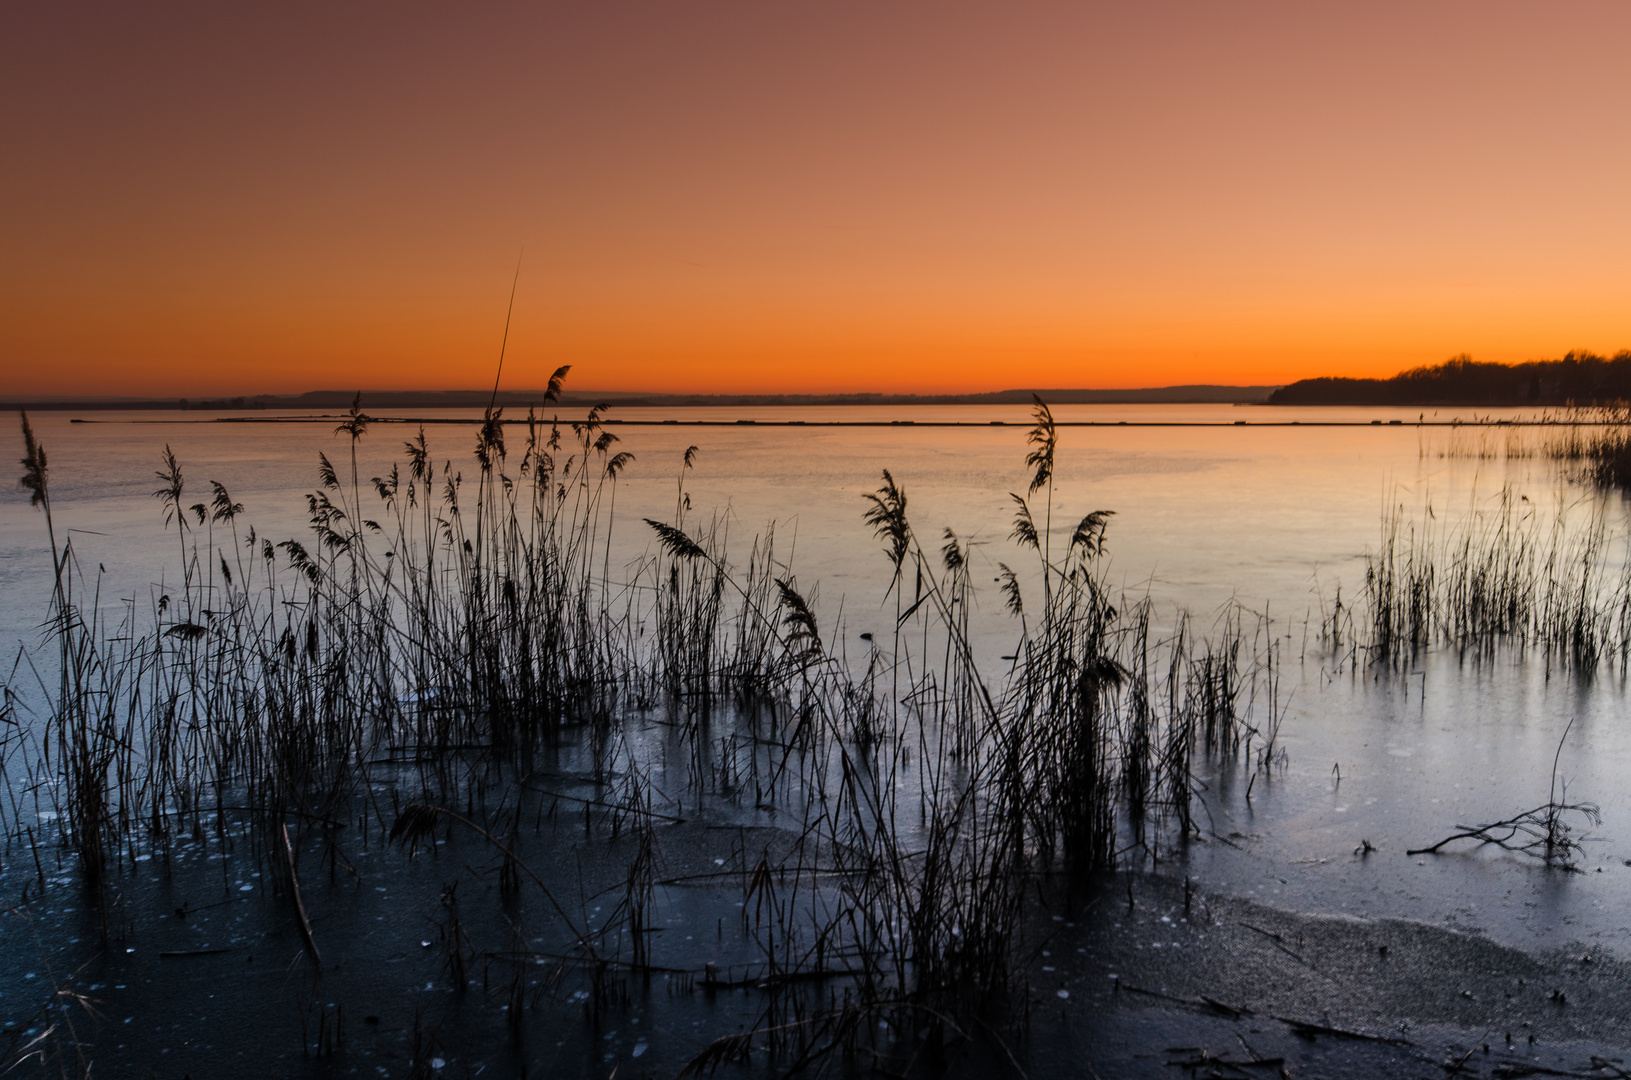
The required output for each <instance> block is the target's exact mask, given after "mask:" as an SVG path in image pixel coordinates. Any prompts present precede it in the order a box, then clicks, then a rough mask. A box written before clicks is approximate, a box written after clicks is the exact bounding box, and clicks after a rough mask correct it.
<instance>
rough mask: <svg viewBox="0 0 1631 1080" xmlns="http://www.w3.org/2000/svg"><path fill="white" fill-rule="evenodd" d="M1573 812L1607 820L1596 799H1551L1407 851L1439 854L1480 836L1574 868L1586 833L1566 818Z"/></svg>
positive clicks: (1481, 839) (1482, 840)
mask: <svg viewBox="0 0 1631 1080" xmlns="http://www.w3.org/2000/svg"><path fill="white" fill-rule="evenodd" d="M1570 814H1579V815H1580V816H1581V817H1583V818H1585V819H1586V821H1588V822H1589V823H1590V824H1592V825H1600V824H1602V820H1603V817H1602V813H1601V812H1600V810H1599V809H1598V806H1597V804H1596V803H1588V802H1582V803H1563V802H1548V803H1546V804H1544V805H1542V806H1537V807H1535V808H1534V809H1533V810H1525V811H1524V812H1523V813H1521V814H1519V815H1517V816H1516V817H1510V818H1507V819H1506V820H1505V821H1496V822H1492V823H1491V824H1488V825H1457V826H1456V828H1457V829H1460V830H1461V831H1460V832H1457V833H1452V834H1451V835H1449V836H1446V837H1445V838H1444V839H1442V840H1440V841H1439V842H1438V843H1436V844H1433V845H1430V846H1428V847H1421V848H1412V849H1411V850H1409V851H1407V852H1405V854H1407V855H1437V854H1438V853H1439V851H1440V850H1442V849H1443V848H1444V847H1445V846H1446V845H1449V844H1453V843H1455V842H1456V841H1457V840H1476V841H1478V843H1479V845H1480V846H1482V845H1484V844H1494V845H1495V846H1496V847H1498V848H1502V849H1504V850H1506V851H1515V852H1517V853H1519V854H1521V855H1529V856H1531V857H1533V858H1536V859H1540V860H1542V861H1543V862H1545V863H1546V864H1547V865H1548V866H1561V867H1564V868H1565V869H1571V870H1572V869H1574V860H1575V857H1576V856H1577V855H1578V854H1579V853H1580V847H1581V841H1582V840H1583V839H1584V837H1583V836H1579V837H1577V836H1575V835H1574V828H1573V827H1572V826H1570V825H1569V823H1568V822H1567V821H1565V820H1564V818H1565V816H1566V815H1570Z"/></svg>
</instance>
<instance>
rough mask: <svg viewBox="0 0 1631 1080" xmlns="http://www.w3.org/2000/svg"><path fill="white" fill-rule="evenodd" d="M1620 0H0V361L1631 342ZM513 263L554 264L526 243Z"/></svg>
mask: <svg viewBox="0 0 1631 1080" xmlns="http://www.w3.org/2000/svg"><path fill="white" fill-rule="evenodd" d="M1627 41H1631V6H1628V5H1624V4H1619V3H1589V2H1583V3H1571V4H1567V5H1537V4H1518V3H1488V2H1479V3H1451V2H1446V3H1434V4H1421V3H1419V2H1413V3H1397V4H1392V3H1372V4H1365V5H1358V4H1350V5H1337V4H1303V3H1297V4H1254V3H1230V4H1218V3H1215V2H1205V3H1149V4H1090V3H1044V4H1030V3H1024V2H1010V3H1003V4H991V3H966V2H955V0H942V2H938V3H933V4H931V3H915V2H884V0H869V2H865V3H848V2H844V0H835V2H827V3H821V4H792V3H778V2H769V3H767V2H765V0H755V2H752V3H747V2H743V3H717V2H709V0H694V2H686V3H673V2H669V3H628V2H621V0H598V2H595V3H581V4H577V3H572V4H562V3H529V4H515V5H506V4H499V3H493V4H481V5H451V4H414V3H405V4H404V3H391V4H369V3H354V4H331V3H322V4H298V3H289V4H277V5H244V4H165V3H144V4H140V5H135V4H124V3H119V4H106V5H95V4H73V3H63V4H34V3H16V4H7V5H3V6H0V95H3V96H0V100H3V101H4V102H5V107H4V108H3V109H0V147H3V148H4V150H3V152H0V205H3V206H4V210H3V211H0V395H4V396H17V395H56V394H72V395H84V394H90V395H104V394H120V395H138V396H140V395H155V396H172V395H181V396H204V395H222V394H228V395H237V394H255V393H288V392H299V391H303V390H311V389H350V388H370V389H384V388H402V389H407V388H417V389H451V388H468V387H478V386H483V385H491V380H492V378H493V374H494V368H495V364H496V363H497V361H498V356H499V351H500V346H501V341H502V340H503V337H504V327H505V320H506V307H507V304H508V302H509V297H510V292H511V287H512V282H514V285H515V300H514V312H513V317H512V319H511V324H510V329H509V337H508V342H507V344H506V345H505V346H504V348H505V350H506V359H505V374H504V382H505V385H506V386H508V387H510V388H513V389H519V388H529V387H536V386H539V385H541V384H542V383H543V382H544V380H545V379H547V377H548V375H549V373H550V372H551V371H553V370H554V368H555V367H557V366H558V365H560V364H571V365H573V374H572V379H571V384H572V385H573V386H575V387H577V388H578V389H585V390H587V389H608V390H617V389H625V390H653V391H668V392H696V393H729V392H820V393H827V392H851V391H884V392H959V391H984V390H996V389H1004V388H1012V387H1033V386H1034V387H1142V386H1163V385H1171V384H1179V383H1195V382H1208V383H1234V384H1253V385H1258V384H1271V383H1284V382H1289V381H1292V380H1294V379H1297V378H1303V377H1309V376H1315V375H1328V374H1339V375H1388V374H1392V373H1394V372H1396V371H1398V370H1401V369H1403V368H1408V367H1413V366H1416V365H1419V364H1426V363H1434V362H1437V361H1440V360H1443V359H1445V358H1446V357H1448V356H1450V355H1453V354H1458V353H1470V354H1472V355H1473V356H1474V357H1475V358H1477V359H1481V360H1495V361H1504V362H1513V361H1520V360H1525V359H1533V358H1538V357H1550V356H1558V355H1561V354H1562V353H1564V352H1566V351H1568V350H1569V349H1574V348H1584V349H1591V350H1595V351H1599V352H1605V353H1606V352H1613V351H1615V350H1618V349H1620V348H1622V347H1631V326H1628V319H1631V199H1628V198H1626V195H1625V178H1626V177H1627V176H1628V175H1631V108H1628V107H1627V105H1628V104H1631V103H1628V100H1627V96H1628V91H1627V89H1626V83H1625V79H1624V73H1623V69H1624V58H1623V50H1624V44H1625V42H1627ZM518 264H519V268H520V269H519V277H518V278H517V277H516V268H517V265H518Z"/></svg>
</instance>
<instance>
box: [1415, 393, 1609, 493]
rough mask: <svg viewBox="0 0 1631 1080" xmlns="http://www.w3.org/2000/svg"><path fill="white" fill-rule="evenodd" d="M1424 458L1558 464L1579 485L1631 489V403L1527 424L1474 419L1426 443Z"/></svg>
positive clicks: (1571, 412) (1575, 410) (1569, 411)
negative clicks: (1568, 470) (1533, 461)
mask: <svg viewBox="0 0 1631 1080" xmlns="http://www.w3.org/2000/svg"><path fill="white" fill-rule="evenodd" d="M1421 454H1422V456H1423V457H1427V456H1429V455H1431V456H1435V457H1440V458H1472V459H1479V460H1494V461H1501V460H1505V461H1517V460H1524V459H1531V458H1541V459H1546V460H1551V461H1558V462H1562V463H1564V465H1565V466H1566V467H1568V468H1570V469H1571V470H1572V471H1573V472H1574V473H1575V475H1576V477H1577V478H1578V479H1580V480H1583V481H1585V482H1587V483H1591V484H1595V485H1597V486H1600V487H1605V488H1616V489H1619V490H1621V491H1624V490H1628V489H1631V404H1627V403H1625V402H1619V403H1615V404H1611V405H1595V406H1582V407H1579V408H1570V409H1564V410H1562V411H1559V412H1545V413H1542V414H1541V415H1540V416H1539V417H1538V418H1537V419H1536V420H1534V421H1531V422H1527V423H1524V424H1512V423H1509V422H1505V421H1489V420H1482V421H1478V420H1475V421H1473V422H1471V423H1467V424H1456V425H1452V426H1451V427H1450V429H1449V432H1448V434H1446V435H1443V436H1437V435H1435V436H1433V437H1431V438H1430V439H1423V441H1422V444H1421Z"/></svg>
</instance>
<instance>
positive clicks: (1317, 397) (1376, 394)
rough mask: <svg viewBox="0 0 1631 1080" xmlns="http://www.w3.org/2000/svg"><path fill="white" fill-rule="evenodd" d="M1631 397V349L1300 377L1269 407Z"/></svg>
mask: <svg viewBox="0 0 1631 1080" xmlns="http://www.w3.org/2000/svg"><path fill="white" fill-rule="evenodd" d="M1616 401H1631V351H1625V350H1622V351H1620V352H1618V353H1615V354H1614V355H1613V356H1612V357H1607V358H1605V357H1602V356H1598V355H1596V354H1595V353H1589V352H1571V353H1569V354H1567V355H1566V356H1564V357H1563V358H1562V359H1561V360H1532V361H1529V362H1527V363H1523V364H1491V363H1482V362H1479V361H1477V360H1474V359H1472V357H1470V356H1467V355H1465V354H1463V355H1461V356H1456V357H1452V358H1450V359H1449V360H1446V361H1445V362H1444V363H1442V364H1434V365H1430V366H1427V367H1419V368H1412V369H1411V370H1409V371H1402V372H1400V373H1399V374H1397V375H1395V376H1393V377H1392V378H1390V379H1343V378H1318V379H1300V380H1298V381H1297V382H1294V383H1292V384H1291V385H1289V386H1284V387H1281V388H1280V389H1279V390H1276V391H1275V392H1274V393H1273V395H1271V396H1270V398H1269V404H1271V405H1567V404H1580V405H1590V404H1607V403H1610V402H1616Z"/></svg>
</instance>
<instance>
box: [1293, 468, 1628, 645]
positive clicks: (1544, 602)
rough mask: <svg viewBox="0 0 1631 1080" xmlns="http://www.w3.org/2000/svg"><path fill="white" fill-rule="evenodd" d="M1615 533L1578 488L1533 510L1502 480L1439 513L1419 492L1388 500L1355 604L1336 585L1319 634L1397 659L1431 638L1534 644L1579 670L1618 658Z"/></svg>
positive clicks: (1622, 556) (1622, 599)
mask: <svg viewBox="0 0 1631 1080" xmlns="http://www.w3.org/2000/svg"><path fill="white" fill-rule="evenodd" d="M1582 517H1583V518H1584V519H1585V520H1584V521H1583V522H1581V521H1580V519H1581V518H1582ZM1627 542H1628V538H1627V537H1625V536H1616V535H1614V534H1613V532H1612V530H1611V529H1610V527H1609V523H1608V508H1607V507H1606V506H1605V504H1603V503H1602V502H1601V501H1600V500H1597V499H1595V498H1590V497H1587V498H1585V499H1580V500H1576V501H1574V502H1568V501H1566V500H1565V498H1564V497H1563V496H1560V497H1559V500H1558V502H1557V504H1556V505H1555V506H1553V507H1551V508H1549V509H1548V510H1545V511H1543V510H1541V509H1540V508H1538V507H1536V506H1535V505H1534V504H1533V503H1532V502H1531V501H1530V500H1529V499H1528V498H1527V497H1526V496H1521V495H1519V494H1518V493H1517V492H1516V491H1515V489H1513V488H1512V487H1511V486H1507V487H1504V488H1502V489H1501V491H1500V492H1499V493H1498V494H1496V495H1495V496H1494V497H1493V498H1492V499H1489V500H1487V501H1485V502H1484V503H1483V504H1482V505H1479V506H1477V507H1475V508H1474V509H1473V510H1472V511H1471V512H1469V513H1467V514H1465V515H1463V516H1461V517H1460V518H1458V519H1451V520H1450V521H1449V522H1448V523H1446V522H1445V520H1444V519H1443V518H1442V517H1441V515H1439V514H1438V513H1436V512H1435V510H1434V508H1433V507H1432V506H1431V505H1430V504H1429V505H1426V506H1425V507H1423V508H1422V509H1421V510H1420V511H1418V512H1414V513H1413V512H1411V511H1408V510H1407V509H1406V508H1405V507H1404V505H1403V504H1402V503H1401V504H1395V505H1394V506H1392V507H1391V508H1390V509H1389V510H1388V511H1387V512H1386V513H1384V515H1383V520H1382V530H1381V539H1380V543H1379V545H1378V547H1377V549H1376V550H1375V551H1374V552H1373V553H1371V554H1369V555H1368V556H1367V557H1366V570H1365V587H1364V593H1363V596H1362V599H1361V602H1360V604H1359V605H1358V607H1357V609H1356V608H1354V607H1351V606H1350V607H1346V608H1345V607H1344V606H1343V605H1342V603H1341V600H1340V595H1339V597H1338V601H1337V603H1336V605H1335V607H1334V608H1333V609H1332V610H1330V611H1329V612H1328V613H1327V615H1326V617H1325V622H1324V627H1323V636H1324V638H1325V640H1326V641H1327V642H1328V643H1329V644H1330V645H1331V647H1332V649H1333V651H1334V652H1335V653H1336V655H1337V658H1338V662H1339V663H1341V662H1343V658H1344V657H1346V659H1347V660H1348V661H1363V662H1368V663H1372V664H1378V665H1381V666H1382V667H1386V668H1392V669H1397V670H1404V669H1405V668H1406V667H1407V666H1408V665H1410V664H1411V663H1413V662H1414V660H1415V658H1416V657H1418V656H1420V655H1421V654H1422V653H1423V652H1425V651H1426V650H1428V649H1430V648H1434V647H1447V648H1451V649H1454V650H1456V651H1457V652H1459V653H1460V654H1461V655H1462V656H1463V657H1478V658H1484V657H1489V656H1492V655H1494V654H1495V653H1496V652H1497V651H1500V650H1509V651H1514V652H1516V653H1519V654H1529V653H1534V654H1537V655H1539V656H1540V658H1541V659H1542V660H1543V661H1544V662H1545V663H1546V664H1548V665H1551V664H1559V665H1561V666H1562V667H1564V668H1566V669H1568V670H1573V671H1577V672H1581V673H1585V674H1590V673H1591V672H1593V671H1595V670H1596V669H1597V668H1598V667H1599V666H1601V665H1604V664H1619V665H1623V664H1624V663H1625V661H1626V659H1627V656H1628V654H1631V558H1627V548H1626V545H1627ZM1356 621H1357V627H1356ZM1356 629H1357V631H1358V632H1356Z"/></svg>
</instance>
